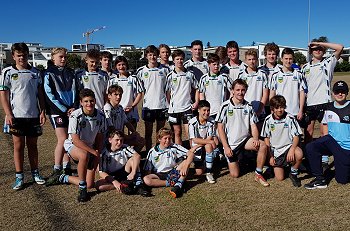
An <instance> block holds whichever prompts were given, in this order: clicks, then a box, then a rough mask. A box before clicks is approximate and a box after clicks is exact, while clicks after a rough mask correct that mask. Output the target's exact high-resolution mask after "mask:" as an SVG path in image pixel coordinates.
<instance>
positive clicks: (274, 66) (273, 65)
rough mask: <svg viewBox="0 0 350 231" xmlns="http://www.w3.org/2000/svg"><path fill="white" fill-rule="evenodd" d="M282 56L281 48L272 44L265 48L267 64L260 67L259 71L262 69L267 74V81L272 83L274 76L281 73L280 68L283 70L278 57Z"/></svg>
mask: <svg viewBox="0 0 350 231" xmlns="http://www.w3.org/2000/svg"><path fill="white" fill-rule="evenodd" d="M279 54H280V48H279V46H278V45H277V44H276V43H274V42H272V43H267V44H266V45H265V47H264V56H265V59H266V63H265V64H264V65H262V66H260V67H259V69H262V70H263V71H265V72H266V74H267V79H268V81H269V83H270V80H271V77H272V74H273V73H275V72H277V71H279V69H280V68H282V65H280V64H278V63H277V60H278V56H279Z"/></svg>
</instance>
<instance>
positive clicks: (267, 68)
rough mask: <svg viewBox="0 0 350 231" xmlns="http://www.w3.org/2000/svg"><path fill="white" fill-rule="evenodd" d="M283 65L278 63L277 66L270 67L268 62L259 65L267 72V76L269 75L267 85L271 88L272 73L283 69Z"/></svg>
mask: <svg viewBox="0 0 350 231" xmlns="http://www.w3.org/2000/svg"><path fill="white" fill-rule="evenodd" d="M282 67H283V66H282V65H281V64H276V66H274V67H272V68H269V67H267V66H266V64H264V65H262V66H259V67H258V69H261V70H262V71H264V72H265V73H266V77H267V86H268V87H269V88H271V79H272V75H273V74H274V73H275V72H278V71H279V70H280V69H282Z"/></svg>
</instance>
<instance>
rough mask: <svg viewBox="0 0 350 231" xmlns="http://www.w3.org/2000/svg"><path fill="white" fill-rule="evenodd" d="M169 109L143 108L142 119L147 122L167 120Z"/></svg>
mask: <svg viewBox="0 0 350 231" xmlns="http://www.w3.org/2000/svg"><path fill="white" fill-rule="evenodd" d="M167 117H168V109H167V108H166V109H145V108H143V109H142V119H143V120H144V121H147V122H152V123H153V122H155V121H166V119H167Z"/></svg>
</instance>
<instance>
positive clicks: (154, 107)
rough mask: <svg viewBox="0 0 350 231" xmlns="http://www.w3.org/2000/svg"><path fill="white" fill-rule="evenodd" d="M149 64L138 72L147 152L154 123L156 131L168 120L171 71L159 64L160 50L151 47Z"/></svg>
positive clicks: (147, 55) (148, 50)
mask: <svg viewBox="0 0 350 231" xmlns="http://www.w3.org/2000/svg"><path fill="white" fill-rule="evenodd" d="M145 56H146V58H147V61H148V64H147V65H145V66H143V67H140V68H139V69H138V70H137V74H136V75H137V78H138V79H139V80H140V82H141V85H142V88H143V92H144V93H143V94H144V95H143V105H142V119H143V120H144V121H145V138H146V151H148V150H150V149H151V147H152V133H153V123H154V122H156V123H157V127H156V131H157V132H158V131H159V129H160V128H162V127H164V125H165V121H166V119H167V112H168V102H167V99H166V80H167V75H168V74H169V72H170V69H169V68H168V67H166V66H164V65H162V64H160V63H158V62H157V58H158V56H159V50H158V48H156V47H155V46H154V45H150V46H148V47H147V48H146V50H145Z"/></svg>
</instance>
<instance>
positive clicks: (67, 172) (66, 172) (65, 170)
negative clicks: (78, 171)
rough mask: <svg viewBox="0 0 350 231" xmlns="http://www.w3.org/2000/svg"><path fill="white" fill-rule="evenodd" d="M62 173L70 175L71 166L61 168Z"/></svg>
mask: <svg viewBox="0 0 350 231" xmlns="http://www.w3.org/2000/svg"><path fill="white" fill-rule="evenodd" d="M63 173H64V175H68V176H71V175H72V169H71V168H64V169H63Z"/></svg>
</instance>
